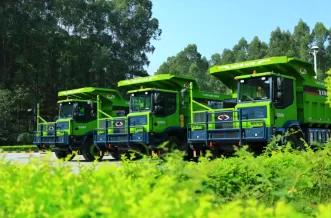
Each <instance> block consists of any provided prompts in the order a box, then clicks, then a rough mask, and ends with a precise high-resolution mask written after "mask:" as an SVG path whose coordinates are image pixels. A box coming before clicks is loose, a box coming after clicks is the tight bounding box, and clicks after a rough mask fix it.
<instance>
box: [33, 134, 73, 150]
mask: <svg viewBox="0 0 331 218" xmlns="http://www.w3.org/2000/svg"><path fill="white" fill-rule="evenodd" d="M33 144H35V145H36V146H37V147H38V148H41V147H42V146H43V145H54V146H59V147H63V146H68V145H69V144H70V137H69V135H63V136H54V135H50V136H37V135H34V136H33Z"/></svg>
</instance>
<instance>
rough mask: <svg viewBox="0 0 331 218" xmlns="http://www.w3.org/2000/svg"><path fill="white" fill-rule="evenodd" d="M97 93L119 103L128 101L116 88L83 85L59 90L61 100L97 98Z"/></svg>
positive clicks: (124, 103)
mask: <svg viewBox="0 0 331 218" xmlns="http://www.w3.org/2000/svg"><path fill="white" fill-rule="evenodd" d="M97 95H99V96H100V98H103V99H106V100H108V101H111V102H116V103H118V104H119V105H121V104H123V105H126V104H127V103H126V101H125V100H124V99H123V98H122V96H121V95H120V93H119V92H118V91H117V90H115V89H107V88H97V87H82V88H78V89H71V90H65V91H60V92H58V97H59V100H60V101H61V100H66V99H67V98H70V99H81V100H90V99H91V100H96V99H97Z"/></svg>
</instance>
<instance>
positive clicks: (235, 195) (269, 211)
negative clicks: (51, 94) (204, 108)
mask: <svg viewBox="0 0 331 218" xmlns="http://www.w3.org/2000/svg"><path fill="white" fill-rule="evenodd" d="M330 147H331V146H328V147H326V148H325V149H323V150H319V151H317V152H315V153H313V152H311V151H307V152H290V151H288V150H286V149H285V150H278V151H272V150H270V151H269V152H268V153H266V154H264V155H261V156H258V157H254V156H253V155H252V154H251V153H248V152H246V151H244V150H240V151H239V152H238V153H237V156H235V157H232V158H219V159H216V160H212V161H209V160H208V159H206V158H201V159H200V162H199V163H195V162H185V161H182V158H180V154H178V153H176V154H173V155H170V156H169V157H168V158H167V159H166V161H161V160H160V159H158V158H157V157H145V158H143V159H142V160H140V161H129V160H123V162H122V163H121V165H122V167H118V166H117V165H116V164H111V163H107V162H106V163H102V164H100V165H98V167H96V166H97V163H89V164H86V165H81V164H80V163H79V168H80V171H79V173H77V172H73V170H72V168H71V165H69V164H66V163H65V162H61V161H58V162H57V164H55V165H54V161H53V160H52V161H50V160H49V159H48V157H45V158H41V159H31V162H30V164H26V165H22V164H15V163H12V162H6V161H4V159H3V160H0V169H1V170H0V181H1V185H0V196H2V197H1V198H0V205H1V207H0V217H24V218H25V217H153V218H158V217H160V218H161V217H162V218H163V217H282V218H283V217H291V218H292V217H331V202H330V200H331V158H330V153H331V152H330V151H331V149H330Z"/></svg>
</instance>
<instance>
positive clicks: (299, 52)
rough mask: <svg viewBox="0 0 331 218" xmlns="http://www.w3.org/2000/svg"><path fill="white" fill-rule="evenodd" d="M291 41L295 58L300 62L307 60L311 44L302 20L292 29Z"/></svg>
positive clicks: (305, 25) (310, 38) (306, 27)
mask: <svg viewBox="0 0 331 218" xmlns="http://www.w3.org/2000/svg"><path fill="white" fill-rule="evenodd" d="M293 40H294V49H295V54H296V57H298V58H300V59H302V60H307V59H309V48H310V45H311V43H312V36H311V34H310V28H309V26H308V25H307V24H306V23H305V22H303V21H302V20H300V21H299V23H298V24H297V25H296V26H295V27H294V32H293Z"/></svg>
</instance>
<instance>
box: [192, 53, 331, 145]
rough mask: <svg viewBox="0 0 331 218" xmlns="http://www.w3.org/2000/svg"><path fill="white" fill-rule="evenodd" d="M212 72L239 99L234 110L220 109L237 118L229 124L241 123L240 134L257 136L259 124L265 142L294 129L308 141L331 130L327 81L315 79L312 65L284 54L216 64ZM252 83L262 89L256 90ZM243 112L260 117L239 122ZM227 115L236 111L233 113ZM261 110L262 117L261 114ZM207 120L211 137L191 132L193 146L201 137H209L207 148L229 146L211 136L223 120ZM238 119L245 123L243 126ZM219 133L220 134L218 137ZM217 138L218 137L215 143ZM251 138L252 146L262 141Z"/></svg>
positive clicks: (235, 126) (236, 126)
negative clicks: (263, 126)
mask: <svg viewBox="0 0 331 218" xmlns="http://www.w3.org/2000/svg"><path fill="white" fill-rule="evenodd" d="M210 74H211V75H213V76H215V78H217V79H219V80H220V81H222V82H223V83H224V84H225V85H226V86H228V88H230V89H232V91H233V96H234V97H236V98H237V104H236V106H235V107H233V108H228V109H221V110H219V111H228V113H230V114H231V116H232V117H231V119H233V120H234V121H233V122H232V123H231V128H233V129H235V128H237V129H239V124H240V125H241V128H242V129H241V130H240V131H239V130H238V132H240V134H243V135H245V134H250V133H247V131H248V130H249V131H251V132H254V131H256V132H257V129H254V128H256V127H254V126H259V125H260V124H259V123H264V124H263V125H265V129H264V130H263V131H265V133H263V135H264V140H265V141H268V140H270V138H271V137H272V135H275V134H277V131H281V132H284V131H286V130H287V129H288V127H289V126H291V125H292V126H299V127H300V128H302V129H303V131H304V133H305V137H306V139H309V140H310V141H312V137H311V136H312V133H313V131H316V132H318V134H324V133H322V132H321V131H322V130H323V131H326V132H329V125H330V124H331V120H330V116H331V108H330V107H329V106H328V104H327V103H326V95H327V94H326V87H325V83H324V81H322V80H319V79H315V78H314V77H315V72H314V69H313V66H312V64H311V63H309V62H306V61H302V60H299V59H296V58H289V57H286V56H282V57H270V58H264V59H259V60H252V61H246V62H240V63H234V64H226V65H221V66H214V67H211V68H210ZM259 80H260V81H259ZM262 80H263V81H262ZM261 81H262V82H261ZM252 84H260V85H257V86H256V87H257V89H256V91H255V90H253V88H252V87H254V85H252ZM264 85H265V86H264ZM263 86H264V87H263ZM254 88H255V87H254ZM247 93H249V94H247ZM263 93H264V94H263ZM239 110H240V111H241V113H244V112H245V110H246V112H247V111H249V113H251V114H254V116H255V115H256V117H259V118H258V120H256V123H254V122H251V121H250V120H253V118H242V117H241V119H239V118H238V113H239ZM229 111H238V112H237V113H236V114H234V113H231V112H229ZM260 112H261V114H260V115H257V113H260ZM247 113H248V112H247ZM263 113H265V114H263ZM245 116H247V117H249V116H250V115H247V114H245ZM209 119H210V120H209V122H207V124H204V127H205V126H206V125H208V129H209V130H210V132H208V134H209V135H208V136H206V135H203V136H201V134H207V131H205V133H202V132H201V131H200V132H201V134H200V133H199V134H200V135H199V134H198V133H197V132H194V129H193V131H192V132H190V133H191V134H192V135H193V136H192V137H193V138H192V140H191V141H190V139H189V141H190V142H191V143H201V141H199V140H197V138H203V139H205V141H204V143H206V144H207V143H208V142H215V141H217V140H219V141H218V142H219V143H221V144H222V143H226V142H225V140H224V141H222V140H221V139H220V138H217V137H214V135H216V133H215V134H214V133H212V130H213V129H214V130H215V129H217V127H216V126H217V124H215V123H216V122H218V121H219V120H217V119H216V118H215V117H213V116H212V114H210V118H209ZM239 120H241V121H240V122H239ZM258 124H259V125H258ZM190 125H197V123H196V122H193V123H192V124H190ZM199 125H200V127H201V126H203V125H202V124H199ZM219 126H220V125H219ZM204 127H203V129H204ZM231 128H230V129H231ZM243 129H244V130H243ZM245 129H246V130H245ZM320 130H321V131H320ZM196 131H199V130H196ZM245 131H246V132H245ZM261 131H262V129H261ZM216 132H217V131H216ZM220 132H222V131H220ZM243 132H244V133H243ZM222 133H223V132H222ZM238 134H239V133H238ZM257 134H258V132H257ZM218 135H221V134H220V133H218ZM330 136H331V135H330ZM194 137H195V138H194ZM208 137H210V138H208ZM213 138H217V140H216V139H215V140H214V139H213ZM225 138H226V137H225ZM238 138H240V139H244V140H245V136H244V138H243V137H240V136H239V137H238ZM313 138H316V137H315V136H314V137H313ZM246 139H247V138H246ZM249 140H251V141H252V142H254V141H258V140H257V139H256V140H254V139H253V138H250V139H249ZM322 141H323V140H322ZM324 141H325V140H324Z"/></svg>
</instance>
